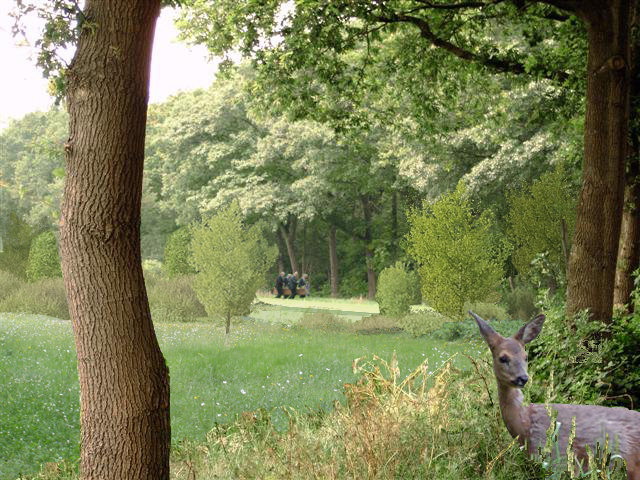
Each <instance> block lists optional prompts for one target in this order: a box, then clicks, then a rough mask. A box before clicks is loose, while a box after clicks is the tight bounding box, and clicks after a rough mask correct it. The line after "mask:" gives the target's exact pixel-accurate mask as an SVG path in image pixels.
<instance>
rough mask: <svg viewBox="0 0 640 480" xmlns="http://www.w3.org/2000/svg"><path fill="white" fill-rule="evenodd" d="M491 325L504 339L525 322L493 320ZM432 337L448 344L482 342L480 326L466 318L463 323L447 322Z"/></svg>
mask: <svg viewBox="0 0 640 480" xmlns="http://www.w3.org/2000/svg"><path fill="white" fill-rule="evenodd" d="M474 313H475V312H474ZM489 323H490V324H491V327H492V328H493V329H494V330H495V331H496V332H498V333H499V334H500V335H502V336H503V337H510V336H511V335H513V334H515V333H516V332H517V331H518V330H520V329H521V328H522V326H523V325H524V322H521V321H519V320H492V321H490V322H489ZM432 337H433V338H437V339H440V340H445V341H447V342H452V341H457V340H467V341H468V340H478V341H482V337H481V336H480V331H479V330H478V325H477V324H476V322H475V320H473V319H470V318H465V319H464V320H462V321H461V322H447V323H445V324H443V325H442V328H441V329H439V330H436V331H435V332H433V334H432Z"/></svg>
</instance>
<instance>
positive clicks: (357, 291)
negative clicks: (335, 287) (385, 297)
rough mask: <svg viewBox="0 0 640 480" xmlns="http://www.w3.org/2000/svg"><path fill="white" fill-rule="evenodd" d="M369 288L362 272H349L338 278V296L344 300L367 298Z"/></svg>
mask: <svg viewBox="0 0 640 480" xmlns="http://www.w3.org/2000/svg"><path fill="white" fill-rule="evenodd" d="M368 290H369V288H368V285H367V280H366V273H365V272H364V271H359V270H358V271H351V272H349V273H348V274H347V275H345V276H344V277H342V278H340V296H341V297H344V298H354V297H360V296H365V297H366V296H367V292H368Z"/></svg>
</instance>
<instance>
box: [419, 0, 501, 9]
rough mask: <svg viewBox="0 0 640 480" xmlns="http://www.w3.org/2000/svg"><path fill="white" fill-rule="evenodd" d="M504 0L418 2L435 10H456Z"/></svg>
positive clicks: (422, 0)
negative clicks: (446, 2)
mask: <svg viewBox="0 0 640 480" xmlns="http://www.w3.org/2000/svg"><path fill="white" fill-rule="evenodd" d="M504 1H505V0H492V1H489V2H461V3H448V4H445V3H443V4H438V3H433V2H430V1H429V0H418V2H419V3H421V4H423V5H424V6H425V7H426V8H431V9H437V10H457V9H462V8H484V7H488V6H489V5H496V4H498V3H502V2H504Z"/></svg>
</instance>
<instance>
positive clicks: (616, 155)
mask: <svg viewBox="0 0 640 480" xmlns="http://www.w3.org/2000/svg"><path fill="white" fill-rule="evenodd" d="M629 3H630V0H592V1H584V2H581V3H580V4H579V5H580V6H578V7H577V9H578V10H577V13H578V14H579V15H581V16H582V18H583V19H584V20H585V21H586V23H587V30H588V42H589V54H588V61H587V97H586V101H587V110H586V117H585V142H584V143H585V145H584V165H583V174H582V188H581V191H580V197H579V200H578V208H577V219H576V229H575V234H574V239H573V245H572V249H571V259H570V263H569V278H568V293H567V315H568V316H569V317H571V316H573V315H574V314H576V313H578V312H579V311H581V310H584V309H589V311H590V313H591V315H592V318H593V319H595V320H602V321H605V322H610V321H611V314H612V307H613V289H614V281H615V270H616V258H617V253H618V242H619V238H620V223H621V218H622V201H623V190H624V189H623V173H624V166H625V161H626V155H627V134H628V120H629V78H630V75H629V13H630V11H629Z"/></svg>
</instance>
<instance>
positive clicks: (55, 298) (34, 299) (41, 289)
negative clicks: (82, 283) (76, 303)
mask: <svg viewBox="0 0 640 480" xmlns="http://www.w3.org/2000/svg"><path fill="white" fill-rule="evenodd" d="M0 312H13V313H33V314H38V315H47V316H50V317H56V318H62V319H65V320H68V319H69V318H71V317H70V315H69V306H68V304H67V294H66V292H65V289H64V282H63V281H62V279H61V278H47V279H45V280H40V281H39V282H35V283H25V284H23V285H22V286H21V287H20V288H18V289H16V290H15V291H14V292H13V293H11V294H10V295H8V296H7V297H6V298H5V299H4V300H3V301H2V302H0Z"/></svg>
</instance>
